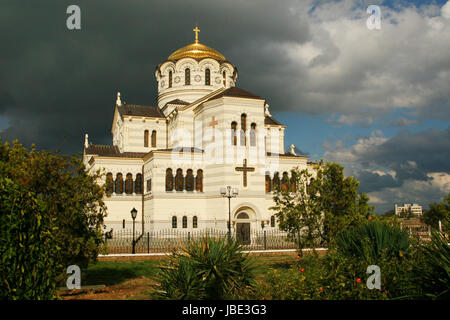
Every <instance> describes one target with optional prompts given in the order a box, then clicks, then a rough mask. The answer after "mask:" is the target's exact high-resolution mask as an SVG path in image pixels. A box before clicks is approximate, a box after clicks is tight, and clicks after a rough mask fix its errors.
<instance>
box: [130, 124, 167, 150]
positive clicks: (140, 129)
mask: <svg viewBox="0 0 450 320" xmlns="http://www.w3.org/2000/svg"><path fill="white" fill-rule="evenodd" d="M130 120H131V121H130ZM123 123H124V124H123V127H122V130H123V132H124V134H123V136H124V141H125V142H124V147H123V152H149V151H151V150H155V149H165V148H166V120H165V119H158V118H144V117H140V118H135V117H133V118H131V117H125V118H124V122H123ZM145 130H148V132H149V138H148V147H145V145H144V132H145ZM153 130H156V148H153V147H152V143H151V136H152V131H153Z"/></svg>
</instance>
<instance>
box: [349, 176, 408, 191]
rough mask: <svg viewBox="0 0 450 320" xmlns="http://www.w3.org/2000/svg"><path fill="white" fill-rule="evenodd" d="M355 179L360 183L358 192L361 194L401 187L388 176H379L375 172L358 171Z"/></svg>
mask: <svg viewBox="0 0 450 320" xmlns="http://www.w3.org/2000/svg"><path fill="white" fill-rule="evenodd" d="M357 178H358V180H359V182H360V185H359V191H361V192H373V191H379V190H382V189H384V188H392V187H399V186H401V184H400V183H399V182H398V181H397V180H395V179H394V178H393V177H392V176H391V175H388V174H384V175H381V174H379V173H377V172H370V171H360V172H359V173H358V175H357Z"/></svg>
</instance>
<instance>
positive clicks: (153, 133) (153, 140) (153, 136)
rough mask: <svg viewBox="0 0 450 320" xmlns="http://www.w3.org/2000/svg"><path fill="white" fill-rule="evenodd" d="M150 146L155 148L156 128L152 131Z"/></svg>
mask: <svg viewBox="0 0 450 320" xmlns="http://www.w3.org/2000/svg"><path fill="white" fill-rule="evenodd" d="M152 148H156V130H153V131H152Z"/></svg>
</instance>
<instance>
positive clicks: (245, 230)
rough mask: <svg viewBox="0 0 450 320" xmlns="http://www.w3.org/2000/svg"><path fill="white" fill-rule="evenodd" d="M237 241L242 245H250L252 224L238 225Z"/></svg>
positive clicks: (240, 223) (239, 223) (241, 223)
mask: <svg viewBox="0 0 450 320" xmlns="http://www.w3.org/2000/svg"><path fill="white" fill-rule="evenodd" d="M236 239H237V241H238V242H240V243H242V244H250V223H249V222H238V223H236Z"/></svg>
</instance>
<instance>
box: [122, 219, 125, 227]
mask: <svg viewBox="0 0 450 320" xmlns="http://www.w3.org/2000/svg"><path fill="white" fill-rule="evenodd" d="M122 228H123V229H125V219H123V220H122Z"/></svg>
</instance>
